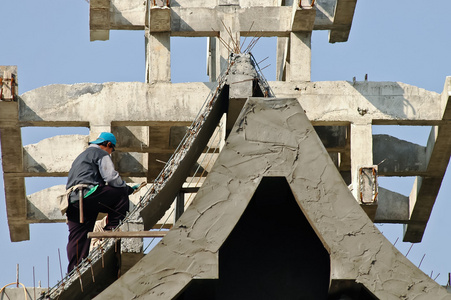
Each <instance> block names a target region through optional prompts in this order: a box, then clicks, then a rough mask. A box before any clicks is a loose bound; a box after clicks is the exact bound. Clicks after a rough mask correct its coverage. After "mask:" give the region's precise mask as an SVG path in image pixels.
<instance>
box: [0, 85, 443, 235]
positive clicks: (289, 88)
mask: <svg viewBox="0 0 451 300" xmlns="http://www.w3.org/2000/svg"><path fill="white" fill-rule="evenodd" d="M449 82H450V78H447V80H446V82H445V88H444V91H443V93H442V95H440V94H437V93H435V92H430V91H426V90H424V89H421V88H417V87H413V86H410V85H407V84H403V83H397V82H379V83H376V82H357V83H355V84H353V83H351V82H347V81H341V82H314V83H312V82H271V86H272V89H273V90H274V92H275V93H276V95H277V96H279V97H295V98H297V99H298V100H299V102H300V103H301V104H302V106H303V107H304V109H305V111H306V114H307V116H308V117H309V119H310V120H312V121H313V123H314V124H316V125H321V124H327V125H334V124H335V125H343V124H348V123H349V122H352V121H354V122H359V121H362V120H364V121H365V122H369V123H371V122H372V123H377V124H423V125H426V124H441V123H442V122H443V121H442V117H443V116H444V115H445V114H446V110H445V109H446V108H447V106H446V105H447V99H448V98H447V97H446V95H448V94H449ZM212 85H213V84H212V83H181V84H170V83H156V84H144V83H137V82H132V83H105V84H87V83H85V84H75V85H50V86H45V87H42V88H38V89H36V90H32V91H30V92H27V93H25V94H23V95H21V97H20V100H19V102H18V103H5V102H2V103H1V105H2V106H7V107H9V106H11V105H15V106H17V105H18V111H19V115H18V116H17V113H14V111H15V110H14V109H13V110H9V109H5V110H2V112H1V114H2V118H0V124H1V125H2V126H5V127H6V128H12V129H14V130H15V131H17V130H18V129H19V127H17V126H18V125H19V124H21V126H27V125H34V126H40V125H41V126H43V125H46V126H48V125H50V124H53V125H55V124H59V125H64V126H95V125H108V126H110V124H112V122H114V123H115V124H117V125H123V126H126V125H131V126H130V127H129V129H127V128H124V129H123V130H124V134H121V136H134V137H138V138H134V139H133V141H132V142H130V141H125V142H124V145H125V144H127V145H129V146H128V147H126V148H124V151H138V149H140V151H144V152H146V151H150V148H149V147H150V146H149V137H148V135H149V133H148V129H147V131H146V132H141V131H142V128H143V127H142V125H158V124H160V125H168V124H169V125H173V124H181V123H184V124H187V123H189V122H191V121H192V120H193V119H194V117H195V116H196V115H197V113H198V111H199V109H200V107H201V106H202V103H203V100H204V99H205V98H206V97H207V95H208V93H209V92H210V89H211V87H212ZM234 86H236V87H238V85H237V84H232V88H231V91H232V93H234V92H233V91H234V90H235V88H233V87H234ZM238 90H240V89H238ZM238 94H239V93H238ZM237 96H239V95H237ZM161 99H165V101H164V102H162V101H160V100H161ZM106 106H108V107H111V109H109V110H108V111H105V110H104V109H103V108H104V107H106ZM122 107H127V109H123V108H122ZM359 108H360V110H359ZM362 110H363V111H365V112H366V113H365V114H363V113H362ZM16 111H17V110H16ZM8 112H10V113H11V114H8ZM132 127H133V128H132ZM117 128H122V127H117ZM144 128H145V127H144ZM16 129H17V130H16ZM2 130H5V129H2ZM8 130H10V129H8ZM14 130H13V131H14ZM10 131H11V130H10ZM15 131H14V132H15ZM442 132H444V130H442ZM129 133H132V134H129ZM2 134H3V132H2ZM6 134H7V133H5V134H3V135H2V139H3V138H4V137H6ZM141 135H142V136H143V137H142V138H140V136H141ZM436 136H437V134H434V135H431V139H432V138H435V137H436ZM74 138H75V140H74ZM68 139H71V141H70V143H71V145H72V146H71V147H70V151H69V152H65V154H64V155H65V156H63V155H62V154H61V153H60V152H58V151H59V150H58V149H64V148H66V147H64V146H63V145H66V144H67V142H68ZM8 140H9V141H10V142H9V143H2V147H12V149H13V148H14V149H15V148H18V149H20V148H21V145H20V139H17V138H15V139H8ZM12 141H15V142H14V143H13V142H12ZM86 141H87V138H86V137H83V136H75V137H73V136H72V137H64V136H57V137H54V138H50V139H46V140H43V141H41V142H39V143H37V144H33V145H26V146H25V147H24V148H23V167H21V166H19V165H18V162H20V161H21V160H20V158H19V159H17V158H12V159H8V157H7V156H5V158H4V161H3V163H4V170H5V172H12V173H11V174H10V175H8V176H9V177H8V178H6V179H5V180H6V181H8V182H9V181H10V183H9V184H8V190H7V193H16V195H18V198H17V199H23V196H20V195H21V194H22V193H25V190H24V189H22V188H20V184H19V185H17V184H14V182H13V181H14V180H16V181H17V180H21V176H48V175H49V174H51V175H52V176H65V174H66V173H67V172H68V169H69V166H70V161H71V158H74V157H75V156H76V155H78V153H80V151H82V149H84V147H85V146H86ZM434 141H435V140H434V139H432V142H434ZM15 143H17V144H15ZM375 145H377V143H376V144H375ZM152 147H153V149H159V150H160V151H166V152H167V153H172V151H173V150H171V149H168V150H165V146H160V145H156V144H155V141H154V140H152ZM432 148H433V147H429V148H428V149H432ZM44 149H52V151H50V152H49V151H47V150H44ZM153 151H154V152H155V150H153ZM9 152H10V153H11V154H10V155H13V156H14V155H18V154H19V155H20V153H21V152H20V151H17V150H11V151H9ZM9 152H8V151H3V153H4V154H5V155H7V153H9ZM118 153H119V152H118ZM428 153H429V154H428V155H429V157H430V156H431V153H432V150H431V151H429V152H428ZM125 154H126V155H125ZM125 154H124V155H122V156H121V157H120V159H118V167H119V170H120V172H121V173H122V174H125V175H126V176H137V177H146V170H147V168H148V164H149V162H148V159H147V155H146V154H145V153H138V152H135V153H128V154H127V153H125ZM125 156H126V157H125ZM382 156H383V157H385V156H386V154H384V153H377V152H376V155H375V157H376V159H377V157H382ZM445 156H446V153H445ZM428 160H429V159H428ZM125 162H127V163H125ZM131 162H132V163H131ZM418 162H421V163H423V159H421V160H420V159H418ZM424 164H425V165H424V166H423V167H421V168H419V169H418V170H415V169H414V168H413V165H412V164H410V165H408V166H407V168H410V169H411V173H412V174H411V175H418V174H422V173H421V172H424V170H425V168H426V167H427V164H426V162H424ZM390 166H392V170H391V171H390V170H388V171H390V172H395V171H396V170H395V169H396V168H397V170H400V169H402V168H401V165H398V166H397V165H396V164H393V162H390ZM404 166H406V165H404ZM405 170H406V168H405V167H404V170H403V171H405ZM384 171H385V167H384V165H382V166H381V172H382V173H383V172H384ZM388 171H387V172H388ZM415 172H417V173H415ZM442 172H444V170H442ZM397 174H400V175H401V174H402V172H401V171H400V172H398V173H397ZM11 175H14V178H13V177H11ZM14 187H17V191H16V190H15V189H14ZM57 190H58V189H56V190H53V189H52V190H50V189H49V190H48V191H49V192H51V193H50V194H49V195H47V196H48V197H47V196H46V195H45V193H46V192H47V191H46V190H44V191H43V193H41V194H42V196H38V195H37V194H36V195H35V196H32V197H30V199H29V200H30V201H31V202H29V204H28V209H27V208H26V207H22V208H21V207H20V206H14V205H8V210H9V211H11V212H9V220H10V225H12V223H17V224H16V225H17V226H19V225H20V224H22V223H23V224H28V223H30V222H33V223H34V222H55V221H64V220H63V219H62V218H61V216H59V215H58V213H57V212H56V210H55V209H53V208H48V209H47V208H46V207H47V206H45V205H42V204H41V203H40V202H42V201H41V200H38V199H45V198H51V195H54V194H57V193H58V192H57ZM38 193H39V192H38ZM7 197H8V196H7ZM52 199H53V198H52ZM434 199H435V198H434ZM414 204H415V200H414V201H412V205H414ZM30 209H31V210H30ZM12 210H15V212H14V211H12ZM427 216H428V215H427ZM427 216H424V217H422V219H423V221H425V220H427ZM384 219H386V220H389V219H388V217H385V218H384ZM398 221H400V220H398ZM19 223H20V224H19ZM10 227H11V228H15V227H14V226H10ZM20 228H21V230H18V232H25V233H26V232H27V231H26V230H23V227H20ZM24 238H25V239H27V237H24Z"/></svg>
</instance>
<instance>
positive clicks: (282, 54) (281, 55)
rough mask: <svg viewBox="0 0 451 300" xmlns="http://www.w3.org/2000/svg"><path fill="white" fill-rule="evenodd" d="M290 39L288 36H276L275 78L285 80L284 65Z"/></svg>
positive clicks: (285, 65)
mask: <svg viewBox="0 0 451 300" xmlns="http://www.w3.org/2000/svg"><path fill="white" fill-rule="evenodd" d="M289 41H290V39H289V38H288V37H278V38H277V67H276V80H277V81H285V80H286V67H287V58H288V54H289V53H288V45H289Z"/></svg>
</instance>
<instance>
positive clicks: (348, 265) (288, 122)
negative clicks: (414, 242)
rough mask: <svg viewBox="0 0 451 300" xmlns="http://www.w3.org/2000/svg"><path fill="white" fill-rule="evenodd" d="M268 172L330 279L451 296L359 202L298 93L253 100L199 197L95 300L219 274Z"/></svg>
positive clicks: (417, 295)
mask: <svg viewBox="0 0 451 300" xmlns="http://www.w3.org/2000/svg"><path fill="white" fill-rule="evenodd" d="M264 176H284V177H286V179H287V181H288V183H289V185H290V187H291V190H292V192H293V194H294V196H295V199H296V201H297V202H298V204H299V206H300V208H301V210H302V211H303V213H304V214H305V216H306V217H307V219H308V220H309V222H310V224H311V226H312V227H313V229H314V230H315V231H316V232H317V234H318V237H319V238H320V239H321V241H322V242H323V244H324V247H325V248H326V249H327V251H328V252H329V253H330V258H331V280H334V279H355V280H356V282H358V283H362V284H363V285H364V286H365V287H366V288H367V289H368V290H369V291H371V292H372V293H373V294H374V295H375V296H376V297H378V298H379V299H451V295H450V294H448V293H447V291H446V289H444V288H442V287H440V286H439V285H438V284H437V283H436V282H435V281H433V280H432V279H430V278H429V277H428V276H427V275H426V274H424V273H423V272H421V271H420V270H419V269H418V268H416V267H415V266H414V265H413V264H412V263H411V262H410V261H409V260H407V258H405V257H404V256H403V255H402V254H401V253H399V252H398V251H397V249H396V248H395V247H394V246H393V245H392V244H391V243H390V242H389V241H388V240H386V239H385V237H384V236H383V235H382V234H381V233H380V232H379V231H378V229H377V228H376V227H375V226H374V225H373V223H372V222H371V220H370V219H369V218H368V216H367V215H366V214H365V213H364V212H363V211H362V209H361V208H360V207H359V205H358V204H357V203H356V201H355V199H354V198H353V196H352V194H351V193H350V191H349V190H348V188H347V186H346V185H345V184H344V182H343V180H342V178H341V176H340V175H339V173H338V172H337V169H336V168H335V166H334V165H333V163H332V161H331V160H330V157H329V155H328V153H327V152H326V151H325V149H324V147H323V145H322V144H321V141H320V140H319V138H318V136H317V135H316V133H315V131H314V129H313V127H312V125H311V123H310V122H309V120H308V119H307V117H306V115H305V113H304V111H303V109H302V107H301V106H300V105H299V103H298V101H296V100H295V99H274V98H273V99H268V98H250V99H249V100H248V102H247V103H246V105H245V107H244V109H243V111H242V113H241V114H240V116H239V118H238V120H237V122H236V124H235V127H234V128H233V130H232V132H231V134H230V136H229V138H228V140H227V142H226V145H225V147H224V149H223V150H222V152H221V153H220V155H219V158H218V160H217V161H216V163H215V166H214V167H213V169H212V171H211V172H210V174H209V175H208V177H207V178H206V181H205V183H204V185H203V186H202V187H201V189H200V190H199V192H198V194H197V196H196V198H195V199H194V201H193V203H192V205H191V206H190V207H189V208H188V210H187V211H186V212H185V213H184V214H183V215H182V216H181V218H180V219H179V221H178V222H177V223H176V224H175V226H174V228H173V229H172V230H171V231H170V232H169V233H168V234H167V235H166V237H165V238H164V239H163V240H162V241H161V242H160V243H159V244H158V245H157V246H156V247H155V248H154V249H153V250H152V251H151V252H150V253H149V254H148V255H147V256H146V257H144V258H143V259H142V260H141V261H140V262H138V263H137V264H136V265H135V266H134V267H133V268H132V269H130V270H129V272H127V273H126V274H125V275H124V276H122V277H121V278H120V279H119V280H117V281H116V282H115V283H114V284H112V285H111V286H110V287H109V288H107V289H106V290H105V291H104V292H102V293H101V294H100V295H99V296H98V297H97V298H96V299H137V298H146V299H157V298H158V299H172V298H173V297H175V296H176V295H177V294H178V293H179V292H180V291H181V290H182V289H183V288H184V287H185V286H186V285H187V284H188V283H189V282H190V280H193V279H200V278H217V277H218V250H219V248H220V247H221V245H222V244H223V242H224V241H225V240H226V239H227V236H228V235H229V234H230V232H231V231H232V229H233V228H234V226H235V224H236V223H237V222H238V220H239V219H240V216H241V215H242V213H243V212H244V210H245V208H246V206H247V204H248V203H249V201H250V199H251V198H252V195H253V193H254V192H255V190H256V188H257V186H258V184H259V182H260V181H261V179H262V177H264Z"/></svg>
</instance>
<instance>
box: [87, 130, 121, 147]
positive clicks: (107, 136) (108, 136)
mask: <svg viewBox="0 0 451 300" xmlns="http://www.w3.org/2000/svg"><path fill="white" fill-rule="evenodd" d="M103 142H111V144H113V146H116V137H115V136H114V134H112V133H109V132H102V133H101V134H100V135H99V137H98V138H97V140H95V141H92V142H89V144H102V143H103Z"/></svg>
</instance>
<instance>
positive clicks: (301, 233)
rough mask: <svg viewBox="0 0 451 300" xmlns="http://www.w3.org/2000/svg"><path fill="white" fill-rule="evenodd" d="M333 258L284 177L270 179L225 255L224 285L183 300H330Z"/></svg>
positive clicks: (200, 288)
mask: <svg viewBox="0 0 451 300" xmlns="http://www.w3.org/2000/svg"><path fill="white" fill-rule="evenodd" d="M329 277H330V257H329V253H328V252H327V251H326V249H325V248H324V246H323V245H322V243H321V241H320V240H319V238H318V236H317V235H316V234H315V232H314V231H313V229H312V227H311V226H310V224H309V222H308V221H307V219H306V218H305V216H304V214H303V213H302V211H301V209H300V208H299V205H298V204H297V202H296V200H295V199H294V196H293V193H292V191H291V189H290V186H289V185H288V183H287V181H286V179H285V178H284V177H265V178H263V179H262V181H261V183H260V185H259V187H258V188H257V190H256V191H255V194H254V196H253V197H252V199H251V201H250V203H249V205H248V207H247V208H246V210H245V211H244V213H243V215H242V216H241V219H240V220H239V221H238V223H237V224H236V226H235V228H234V229H233V231H232V232H231V233H230V235H229V237H228V238H227V240H226V241H225V242H224V244H223V245H222V247H221V248H220V250H219V279H218V280H192V281H191V284H190V285H189V286H188V287H187V289H186V290H185V291H184V292H183V293H182V294H181V295H180V296H179V297H178V298H177V299H315V300H320V299H327V295H328V289H329Z"/></svg>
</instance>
